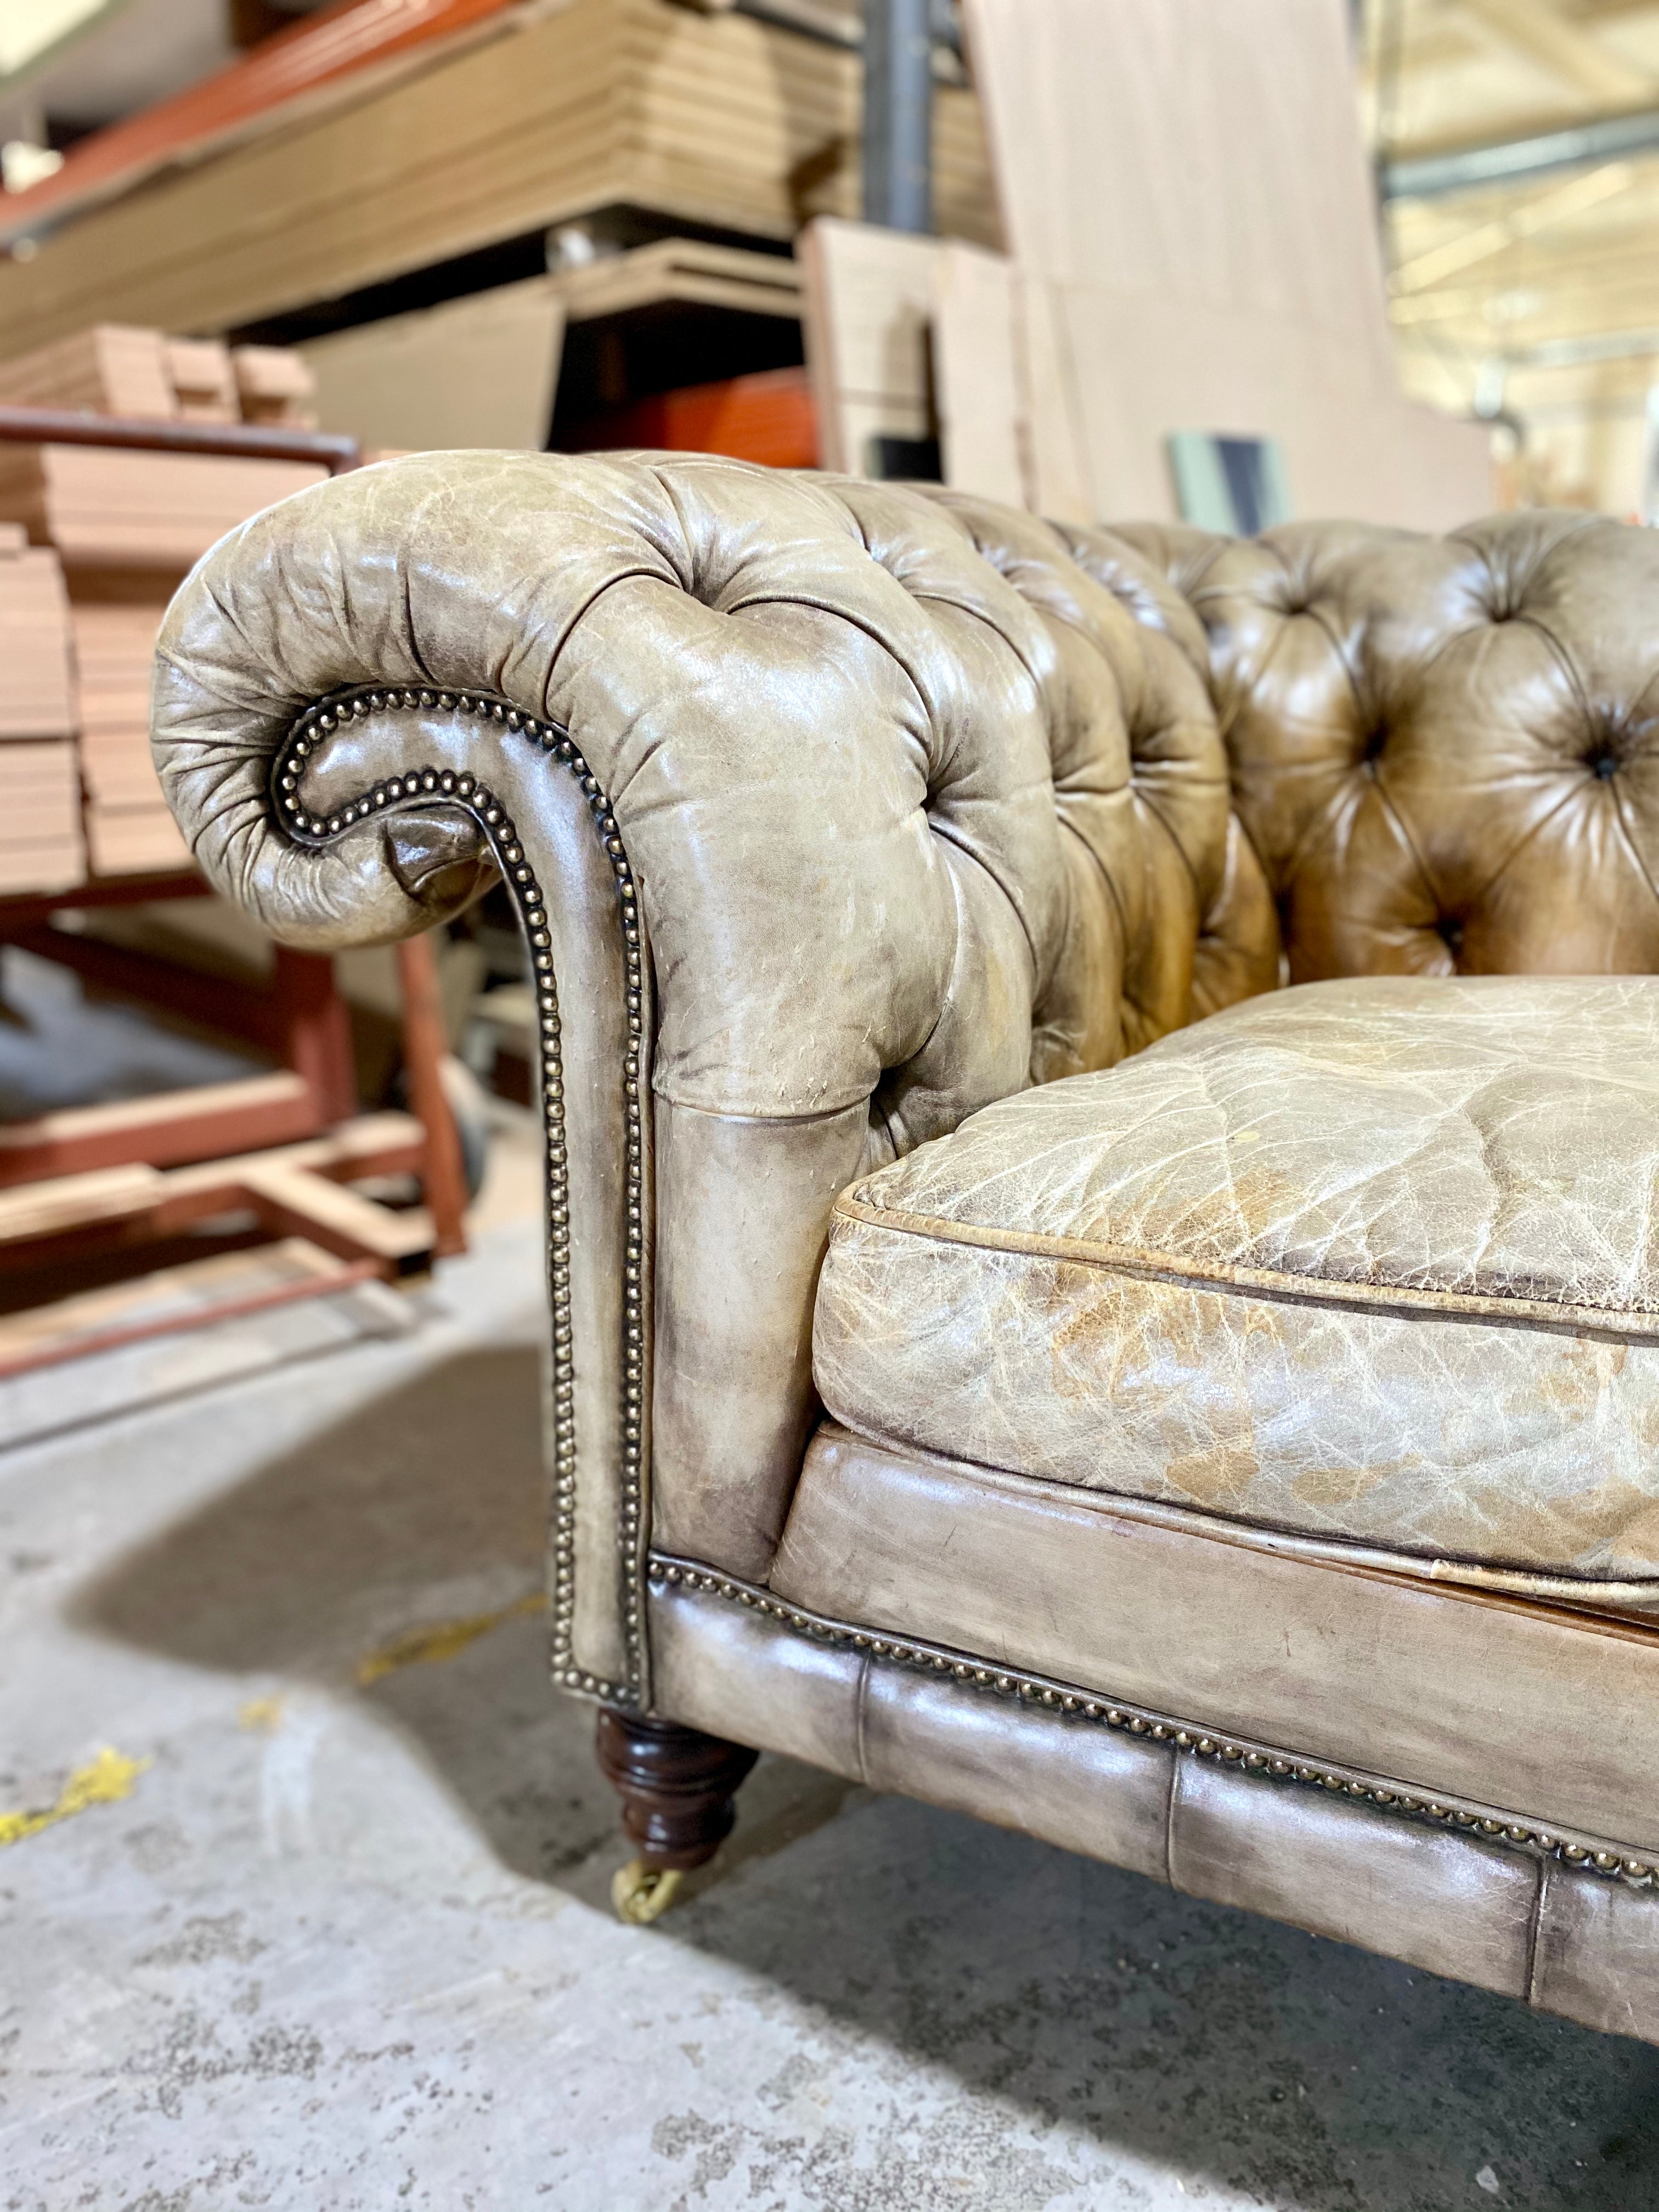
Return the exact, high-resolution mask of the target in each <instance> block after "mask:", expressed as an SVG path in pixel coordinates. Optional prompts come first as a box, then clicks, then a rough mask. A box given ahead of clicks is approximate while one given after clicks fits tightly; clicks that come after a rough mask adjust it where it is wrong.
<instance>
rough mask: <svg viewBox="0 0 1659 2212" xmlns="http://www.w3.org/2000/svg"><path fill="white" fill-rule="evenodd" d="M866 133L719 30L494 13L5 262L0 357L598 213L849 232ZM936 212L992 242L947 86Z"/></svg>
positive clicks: (301, 296) (812, 74)
mask: <svg viewBox="0 0 1659 2212" xmlns="http://www.w3.org/2000/svg"><path fill="white" fill-rule="evenodd" d="M390 12H393V13H395V12H397V11H395V10H394V11H390ZM1038 12H1039V13H1040V12H1042V11H1040V10H1039V11H1038ZM848 13H849V15H850V11H848ZM317 32H318V34H319V35H323V36H326V35H329V30H328V25H327V23H326V22H325V20H324V19H320V18H319V19H317ZM861 113H862V76H861V70H860V61H859V57H858V55H857V53H856V52H852V51H850V50H848V48H846V47H843V46H838V45H830V44H829V43H827V42H825V41H824V40H820V39H815V38H811V37H809V36H805V35H804V34H803V33H800V32H798V31H794V30H791V29H788V28H787V27H782V26H781V25H779V24H776V23H774V22H769V21H759V20H757V17H756V16H754V15H747V14H739V13H738V12H737V11H736V10H735V9H720V10H718V11H717V12H715V13H714V14H703V13H702V12H700V11H698V10H696V9H690V8H687V7H684V6H680V5H675V4H671V0H562V4H561V5H558V6H556V7H545V8H544V7H537V8H532V9H527V10H526V9H506V10H503V11H502V12H501V15H499V16H497V17H495V19H493V21H492V23H491V24H489V25H480V26H478V27H477V35H476V36H475V35H473V34H471V33H468V34H465V35H463V36H460V37H458V38H457V39H455V40H452V41H451V42H450V43H449V45H448V46H447V47H446V48H444V49H443V50H441V51H437V50H433V49H428V50H425V51H424V52H423V55H422V62H421V65H420V66H419V67H415V68H411V69H410V70H407V71H401V70H399V71H391V72H389V71H386V70H380V69H368V70H362V71H361V72H358V73H356V74H353V75H350V76H343V77H341V78H339V79H337V81H336V82H334V83H333V84H332V85H331V86H319V87H318V88H317V89H316V91H315V92H314V93H313V94H307V95H306V96H305V97H303V98H302V99H301V100H297V101H296V102H295V104H294V106H291V107H289V108H287V109H283V110H277V111H273V112H267V113H266V114H264V115H262V116H260V117H258V118H255V119H254V120H253V121H252V122H251V123H249V124H248V125H246V126H245V127H242V128H239V129H236V130H233V131H230V132H228V134H227V136H226V137H225V138H224V139H222V140H221V141H218V142H216V143H215V145H214V146H213V148H212V149H211V150H209V149H202V150H201V153H200V155H199V157H197V156H195V155H192V156H191V158H189V159H187V160H185V161H182V162H181V163H180V164H179V166H177V167H170V166H164V167H161V168H160V170H159V171H158V172H157V173H154V174H152V175H150V176H149V177H148V178H147V179H145V180H144V182H143V185H142V186H141V187H140V188H138V189H136V190H132V191H126V192H123V193H121V194H119V195H118V196H117V197H112V198H110V199H109V200H107V201H106V202H104V203H102V204H98V205H91V204H88V206H87V207H86V208H85V209H84V210H83V211H82V212H80V213H78V214H77V215H76V216H75V217H74V219H73V220H70V221H69V222H65V223H64V224H63V225H62V226H61V228H55V229H54V231H53V233H52V245H51V250H50V252H41V253H40V254H37V255H36V256H35V257H34V258H33V259H32V260H27V259H26V260H7V259H5V258H0V333H3V337H0V344H4V345H6V346H10V347H16V348H22V347H25V346H32V345H37V344H41V343H46V342H48V341H50V340H52V339H54V338H57V337H62V336H64V334H65V333H66V332H68V331H71V330H73V329H74V328H76V325H79V324H81V323H83V322H85V321H86V320H87V319H88V317H89V316H90V315H92V314H97V313H104V314H118V315H120V316H122V317H124V318H125V319H130V320H131V321H134V322H155V323H161V324H162V325H170V326H172V327H173V328H175V329H185V330H228V329H233V328H236V327H239V326H242V325H249V324H252V323H259V322H264V321H267V320H269V319H271V318H273V317H276V316H281V315H287V314H289V313H293V312H294V311H295V309H299V308H303V307H309V306H311V305H313V304H314V303H315V302H317V301H323V300H333V299H338V298H339V297H341V296H342V295H344V294H346V293H349V292H353V291H356V290H360V289H362V288H363V287H364V286H367V285H372V284H377V283H384V282H386V280H387V279H388V278H390V277H392V276H398V275H401V274H403V273H404V271H406V270H411V269H423V268H429V267H431V266H432V265H433V264H435V263H438V262H441V261H445V260H448V259H451V258H453V257H455V256H457V255H459V254H463V253H468V252H475V251H476V250H477V249H478V248H479V247H482V246H490V245H494V244H497V243H499V242H500V241H501V240H507V239H512V238H518V237H523V236H524V235H526V234H528V233H530V232H532V231H535V230H540V229H546V228H550V227H551V226H553V225H555V224H562V223H568V222H574V221H575V220H577V219H578V218H580V216H584V215H586V214H591V213H593V212H595V211H597V210H602V209H605V208H613V207H623V206H626V207H631V208H640V209H645V210H650V211H651V212H653V213H654V214H656V215H658V216H666V217H668V218H670V219H671V220H673V219H678V220H677V222H676V227H677V228H678V227H679V226H680V225H681V224H690V225H692V226H695V227H696V228H698V229H700V230H705V231H715V232H723V233H727V234H742V235H746V236H750V237H769V238H776V239H789V238H792V237H793V235H794V233H795V232H796V230H797V229H798V228H799V226H800V223H801V222H802V221H803V220H804V219H805V217H806V216H811V215H817V214H831V213H833V214H842V215H852V214H854V213H855V212H856V210H857V209H858V206H859V203H860V190H859V142H860V117H861ZM278 118H280V127H279V128H276V129H273V128H271V125H272V122H273V121H275V120H277V119H278ZM343 178H349V179H350V189H349V191H348V190H343V189H342V186H341V179H343ZM933 196H934V208H935V213H936V216H937V222H938V227H939V230H940V231H941V232H942V233H945V234H951V235H957V236H964V237H969V238H974V239H978V240H982V241H983V242H985V243H987V244H994V243H995V242H996V240H997V218H996V214H995V210H994V204H993V198H992V193H991V187H990V179H989V175H988V173H987V163H986V156H985V146H984V140H983V136H982V133H981V127H980V118H979V109H978V104H977V101H976V100H975V95H974V93H973V92H972V90H971V89H970V88H969V87H967V86H966V85H957V84H945V83H941V84H940V85H939V88H938V95H937V98H936V100H935V102H934V113H933ZM273 210H280V211H281V213H280V217H278V216H274V214H273ZM17 219H18V220H20V221H21V219H22V217H21V213H20V215H19V216H18V218H17ZM0 228H3V224H0Z"/></svg>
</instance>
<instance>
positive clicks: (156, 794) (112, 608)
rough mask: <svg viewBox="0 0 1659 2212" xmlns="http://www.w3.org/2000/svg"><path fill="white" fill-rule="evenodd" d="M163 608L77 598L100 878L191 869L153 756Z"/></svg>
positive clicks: (92, 839) (90, 844) (79, 674)
mask: <svg viewBox="0 0 1659 2212" xmlns="http://www.w3.org/2000/svg"><path fill="white" fill-rule="evenodd" d="M165 611H166V602H165V599H161V600H157V599H139V600H137V601H124V600H119V599H116V600H108V601H100V600H97V599H76V603H75V605H74V607H73V609H72V610H71V621H72V623H73V628H74V637H75V666H76V679H77V684H78V688H79V693H80V706H81V773H82V777H83V778H84V780H85V783H86V826H87V852H88V859H89V860H90V861H91V864H92V872H93V873H94V875H95V876H132V875H144V874H149V873H150V872H154V871H156V870H160V869H164V868H184V867H188V866H189V865H190V854H189V851H188V848H186V846H185V841H184V839H183V838H182V837H181V836H179V826H178V824H177V823H175V822H174V820H173V815H172V813H171V811H169V809H168V807H167V802H166V800H165V799H163V798H162V796H161V785H160V784H159V783H158V782H157V781H156V780H155V766H154V764H153V763H152V762H151V760H150V754H149V676H150V661H151V659H152V657H153V655H154V653H155V638H156V633H157V631H158V630H159V629H161V617H162V615H163V613H164V612H165Z"/></svg>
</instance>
